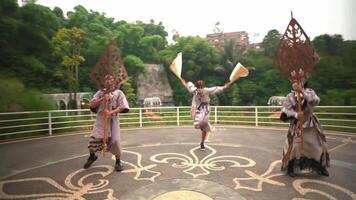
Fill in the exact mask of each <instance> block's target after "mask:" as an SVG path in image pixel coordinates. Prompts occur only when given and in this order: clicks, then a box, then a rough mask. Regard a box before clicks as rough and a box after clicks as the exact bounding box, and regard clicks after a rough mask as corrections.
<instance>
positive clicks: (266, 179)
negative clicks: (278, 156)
mask: <svg viewBox="0 0 356 200" xmlns="http://www.w3.org/2000/svg"><path fill="white" fill-rule="evenodd" d="M278 164H281V161H280V160H276V161H273V162H272V163H271V164H270V165H269V167H268V169H267V171H266V172H265V173H263V174H261V175H257V174H256V173H254V172H252V171H250V170H245V173H246V174H247V175H249V176H250V178H234V179H233V181H234V182H235V184H236V186H235V189H246V190H251V191H255V192H261V191H262V184H263V183H269V184H271V185H276V186H285V184H284V183H281V182H278V181H274V180H272V179H271V178H273V177H277V176H282V175H284V174H283V173H276V174H271V173H272V171H273V169H274V168H275V167H276V166H277V165H278ZM250 180H256V181H257V187H256V188H252V187H246V186H241V183H240V182H241V181H250Z"/></svg>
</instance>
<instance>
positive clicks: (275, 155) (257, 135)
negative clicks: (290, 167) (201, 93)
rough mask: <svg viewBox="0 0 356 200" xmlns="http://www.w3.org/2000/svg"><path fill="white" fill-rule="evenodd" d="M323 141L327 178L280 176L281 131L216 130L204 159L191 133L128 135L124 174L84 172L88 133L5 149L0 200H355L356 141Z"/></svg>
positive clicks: (109, 169)
mask: <svg viewBox="0 0 356 200" xmlns="http://www.w3.org/2000/svg"><path fill="white" fill-rule="evenodd" d="M326 133H327V143H328V149H329V152H330V155H331V159H332V162H331V167H330V168H329V172H330V177H324V176H319V175H317V174H316V173H315V172H308V171H302V172H299V175H298V176H297V177H296V178H291V177H288V176H286V175H285V173H283V172H281V171H280V165H281V162H280V159H281V155H282V147H283V144H284V139H285V135H286V130H278V129H254V128H233V127H216V128H215V131H214V132H213V133H212V134H211V135H210V138H209V141H208V142H207V149H206V150H205V151H201V150H199V148H198V143H199V138H200V135H199V132H198V131H196V130H195V129H193V128H190V127H182V128H175V127H171V128H151V129H132V130H123V131H122V139H123V147H124V155H123V163H124V167H125V170H124V171H123V172H116V171H114V169H113V166H114V162H115V161H114V158H113V157H112V156H111V155H110V154H107V155H106V157H102V156H100V157H99V159H98V160H97V161H96V162H95V163H94V164H93V166H92V167H91V168H89V169H86V170H84V169H82V166H83V164H84V162H85V161H86V159H87V156H88V155H87V148H86V146H87V142H88V136H87V135H88V133H83V134H72V135H66V136H54V137H46V138H37V139H28V140H22V141H14V142H7V143H0V158H1V162H0V199H99V200H101V199H120V200H163V199H166V200H170V199H172V200H173V199H174V200H179V199H189V200H211V199H213V200H238V199H248V200H250V199H256V200H257V199H258V200H260V199H295V200H296V199H339V200H348V199H351V200H356V134H352V133H348V134H347V133H345V134H343V133H331V132H326Z"/></svg>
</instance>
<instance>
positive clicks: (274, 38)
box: [262, 29, 282, 57]
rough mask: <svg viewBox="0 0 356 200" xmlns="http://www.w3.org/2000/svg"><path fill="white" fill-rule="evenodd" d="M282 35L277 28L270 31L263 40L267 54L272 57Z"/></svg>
mask: <svg viewBox="0 0 356 200" xmlns="http://www.w3.org/2000/svg"><path fill="white" fill-rule="evenodd" d="M281 37H282V35H281V34H280V33H279V32H278V31H277V30H276V29H273V30H270V31H268V33H267V35H266V36H265V37H264V38H263V41H262V47H263V49H264V53H265V55H266V56H268V57H272V56H273V55H274V54H275V53H276V51H277V48H278V44H279V41H280V39H281Z"/></svg>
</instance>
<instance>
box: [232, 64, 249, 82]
mask: <svg viewBox="0 0 356 200" xmlns="http://www.w3.org/2000/svg"><path fill="white" fill-rule="evenodd" d="M246 76H248V70H247V69H246V68H245V67H244V66H243V65H241V63H237V64H236V66H235V68H234V70H233V71H232V72H231V75H230V82H235V81H236V80H237V79H239V78H240V77H246Z"/></svg>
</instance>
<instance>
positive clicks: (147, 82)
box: [137, 64, 174, 106]
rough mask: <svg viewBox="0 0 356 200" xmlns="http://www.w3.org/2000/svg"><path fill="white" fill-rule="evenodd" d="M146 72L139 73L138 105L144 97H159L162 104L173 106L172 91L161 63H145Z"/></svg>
mask: <svg viewBox="0 0 356 200" xmlns="http://www.w3.org/2000/svg"><path fill="white" fill-rule="evenodd" d="M145 66H146V69H147V71H148V73H147V74H146V75H142V74H141V75H139V77H138V82H137V100H138V105H141V106H142V104H143V101H144V99H145V98H152V97H159V98H160V99H161V102H162V106H173V105H174V102H173V92H172V88H171V86H170V84H169V81H168V78H167V74H166V71H165V70H164V67H163V65H158V64H145Z"/></svg>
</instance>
